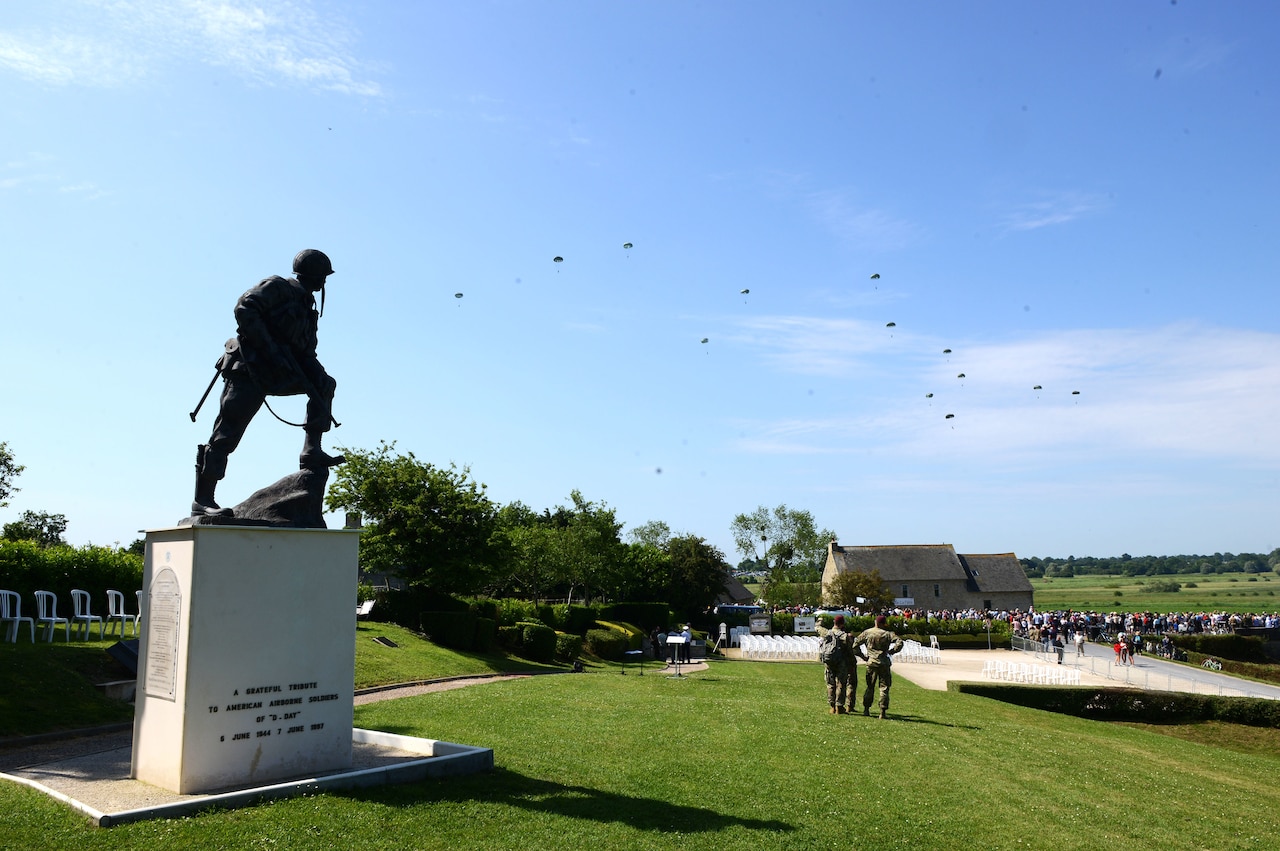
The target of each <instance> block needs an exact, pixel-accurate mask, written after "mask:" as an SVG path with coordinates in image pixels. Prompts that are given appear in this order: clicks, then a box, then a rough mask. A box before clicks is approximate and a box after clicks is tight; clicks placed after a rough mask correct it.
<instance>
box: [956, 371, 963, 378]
mask: <svg viewBox="0 0 1280 851" xmlns="http://www.w3.org/2000/svg"><path fill="white" fill-rule="evenodd" d="M956 378H964V373H963V372H962V373H960V374H959V375H957V376H956Z"/></svg>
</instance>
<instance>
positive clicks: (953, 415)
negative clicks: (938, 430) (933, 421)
mask: <svg viewBox="0 0 1280 851" xmlns="http://www.w3.org/2000/svg"><path fill="white" fill-rule="evenodd" d="M955 416H956V415H955V414H947V416H946V419H949V420H952V419H955Z"/></svg>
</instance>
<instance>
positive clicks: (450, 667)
mask: <svg viewBox="0 0 1280 851" xmlns="http://www.w3.org/2000/svg"><path fill="white" fill-rule="evenodd" d="M378 637H383V638H388V639H390V640H391V641H392V642H393V643H394V644H395V645H396V646H395V647H386V646H383V645H382V644H379V643H377V642H376V641H374V639H375V638H378ZM597 667H607V666H603V663H601V664H600V665H598V666H597ZM567 668H568V666H567V665H542V664H538V663H536V662H530V661H529V660H527V659H521V658H518V657H515V656H509V655H506V654H503V653H497V652H495V653H487V654H486V653H461V652H458V651H456V650H450V649H448V648H446V647H441V646H440V645H438V644H432V643H431V642H430V641H423V640H422V637H421V636H419V635H417V634H416V633H413V632H411V631H409V630H407V629H404V628H402V627H399V626H396V625H395V624H386V623H376V622H361V623H359V624H357V626H356V688H358V689H361V688H369V687H371V686H379V685H386V684H389V683H407V682H414V681H417V680H428V679H439V678H441V677H457V676H464V675H468V674H497V673H511V672H514V671H530V670H533V671H543V670H567Z"/></svg>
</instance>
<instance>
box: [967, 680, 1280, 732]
mask: <svg viewBox="0 0 1280 851" xmlns="http://www.w3.org/2000/svg"><path fill="white" fill-rule="evenodd" d="M947 689H948V690H949V691H955V692H959V693H961V694H972V695H977V696H979V697H989V698H991V699H993V700H999V701H1002V702H1004V703H1012V704H1016V705H1018V706H1026V707H1029V708H1031V709H1043V710H1045V711H1048V712H1058V713H1061V714H1064V715H1076V716H1079V717H1081V718H1091V719H1094V720H1097V721H1138V722H1142V723H1145V724H1183V723H1187V722H1190V721H1224V722H1227V723H1230V724H1244V725H1247V726H1250V727H1272V728H1280V701H1275V700H1267V699H1266V698H1261V697H1226V696H1223V695H1212V694H1184V693H1182V692H1171V691H1142V690H1140V689H1126V688H1075V687H1072V688H1054V687H1045V686H1036V687H1034V688H1033V687H1029V686H1018V685H1005V684H1000V683H972V682H970V683H962V682H951V683H948V684H947Z"/></svg>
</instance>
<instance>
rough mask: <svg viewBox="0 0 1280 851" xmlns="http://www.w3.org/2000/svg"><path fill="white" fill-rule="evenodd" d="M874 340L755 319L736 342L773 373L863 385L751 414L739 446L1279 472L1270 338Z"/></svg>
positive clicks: (829, 324)
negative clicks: (947, 350) (785, 410)
mask: <svg viewBox="0 0 1280 851" xmlns="http://www.w3.org/2000/svg"><path fill="white" fill-rule="evenodd" d="M878 337H880V335H877V334H875V329H873V328H869V327H867V326H866V325H865V324H863V323H856V322H849V321H832V320H821V319H815V320H808V321H805V320H802V319H800V318H797V317H782V318H779V319H776V320H772V321H770V320H756V321H753V322H752V323H751V324H750V326H749V327H747V328H746V329H744V332H743V333H742V334H741V335H740V336H739V337H738V343H739V344H741V345H746V346H755V347H757V348H758V349H760V352H761V355H762V357H764V358H765V359H766V362H768V363H769V364H770V365H771V366H772V367H773V368H774V369H776V370H779V371H781V372H785V373H791V374H799V375H815V374H817V375H830V376H845V377H848V376H858V378H859V380H858V381H857V382H856V385H854V384H852V383H851V385H850V386H851V387H855V388H856V389H851V390H850V391H849V398H848V400H841V399H834V400H833V401H832V403H831V405H830V409H829V410H828V411H827V412H826V413H824V414H823V415H822V416H821V417H816V418H811V419H797V418H786V419H782V420H778V421H773V422H764V423H759V422H758V423H756V425H755V426H754V427H748V428H746V429H745V431H746V436H744V437H743V438H742V439H741V440H739V441H738V443H737V444H736V448H737V449H739V450H741V451H744V452H749V453H762V454H819V453H827V454H847V453H849V452H850V451H853V450H851V447H852V448H856V451H858V452H863V453H866V454H868V455H892V456H894V457H898V458H902V459H911V460H913V461H915V462H919V463H950V462H953V461H956V460H958V459H963V460H964V461H965V462H966V463H970V464H980V465H982V466H983V468H984V469H1001V468H1009V467H1013V466H1032V467H1040V466H1044V465H1059V464H1066V463H1081V462H1089V463H1105V462H1107V461H1108V459H1120V460H1121V461H1127V460H1128V459H1132V458H1144V459H1148V460H1152V459H1154V460H1157V461H1158V460H1159V459H1162V458H1163V459H1168V460H1170V461H1171V462H1174V461H1179V462H1181V461H1193V460H1201V461H1203V460H1215V459H1216V460H1217V461H1220V462H1222V463H1231V464H1239V465H1243V466H1247V467H1266V468H1272V469H1280V444H1278V443H1277V442H1276V441H1275V440H1274V439H1273V438H1272V434H1273V432H1274V424H1275V423H1276V422H1280V394H1277V393H1276V392H1275V391H1276V389H1277V388H1280V334H1272V333H1260V332H1253V331H1241V330H1239V329H1227V328H1216V327H1204V326H1199V325H1177V326H1169V327H1164V328H1158V329H1146V330H1133V329H1115V330H1112V329H1109V330H1077V331H1066V332H1053V333H1047V334H1044V335H1041V336H1037V337H1032V338H1023V339H1017V340H1007V341H997V342H983V343H975V344H972V345H965V344H964V343H963V341H959V342H957V341H949V342H948V344H947V345H950V346H952V347H953V353H952V355H951V356H950V360H949V361H948V360H946V359H945V358H939V357H937V356H934V355H933V354H932V353H934V352H939V351H941V344H940V341H935V340H929V339H927V338H923V337H915V338H909V339H908V341H907V342H908V345H909V346H910V347H911V349H917V350H919V351H924V352H928V353H929V355H928V356H923V357H922V356H917V355H915V354H913V352H912V351H910V350H904V349H902V348H901V347H900V346H898V345H896V344H894V345H891V344H888V343H886V342H884V341H883V340H882V339H878ZM961 372H963V373H964V374H965V378H964V379H963V380H961V379H959V378H958V377H957V376H958V375H959V374H960V373H961ZM1036 385H1039V386H1040V387H1041V389H1040V390H1038V391H1037V390H1034V389H1033V388H1034V387H1035V386H1036ZM926 388H928V390H927V391H926ZM1076 391H1078V393H1079V395H1074V394H1075V392H1076ZM924 392H932V393H933V394H934V395H933V397H932V398H930V399H926V398H925V396H924ZM948 413H952V414H954V417H953V419H951V420H947V419H946V418H945V416H946V414H948ZM943 438H945V439H943Z"/></svg>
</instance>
